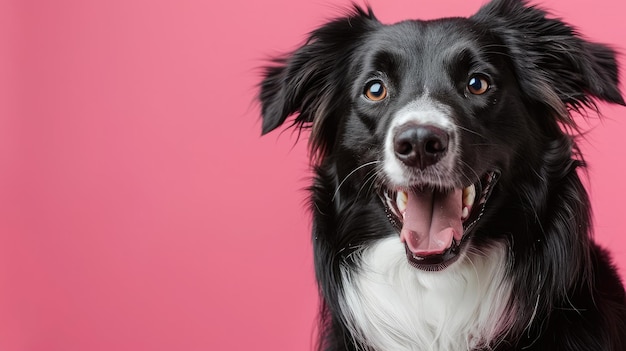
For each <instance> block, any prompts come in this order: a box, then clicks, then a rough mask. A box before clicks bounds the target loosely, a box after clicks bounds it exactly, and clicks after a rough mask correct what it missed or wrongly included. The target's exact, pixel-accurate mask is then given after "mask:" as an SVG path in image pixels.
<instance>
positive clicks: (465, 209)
mask: <svg viewBox="0 0 626 351" xmlns="http://www.w3.org/2000/svg"><path fill="white" fill-rule="evenodd" d="M467 217H469V208H468V207H467V206H463V214H462V217H461V220H463V221H464V220H466V219H467Z"/></svg>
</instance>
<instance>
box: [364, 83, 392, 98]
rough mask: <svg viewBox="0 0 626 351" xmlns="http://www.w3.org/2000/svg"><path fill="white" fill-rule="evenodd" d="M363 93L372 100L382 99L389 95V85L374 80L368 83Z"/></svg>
mask: <svg viewBox="0 0 626 351" xmlns="http://www.w3.org/2000/svg"><path fill="white" fill-rule="evenodd" d="M363 94H364V95H365V97H366V98H368V99H369V100H371V101H381V100H383V99H384V98H386V97H387V87H385V85H384V84H383V82H381V81H379V80H374V81H371V82H369V83H367V85H366V86H365V91H364V92H363Z"/></svg>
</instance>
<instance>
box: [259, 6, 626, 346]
mask: <svg viewBox="0 0 626 351" xmlns="http://www.w3.org/2000/svg"><path fill="white" fill-rule="evenodd" d="M259 99H260V101H261V105H262V116H263V134H265V133H268V132H270V131H272V130H274V129H276V128H278V127H279V126H281V125H282V124H283V123H284V122H285V121H286V120H287V119H288V118H289V117H290V116H294V118H293V120H292V125H293V126H296V127H297V128H301V129H309V128H310V133H311V134H310V140H309V142H310V147H311V155H312V159H313V163H314V165H315V179H314V181H313V185H312V187H311V189H310V190H311V211H312V214H313V242H314V251H315V252H314V257H315V267H316V276H317V280H318V283H319V289H320V294H321V297H322V306H321V311H320V331H321V333H320V334H321V335H320V338H319V345H318V346H319V349H320V350H328V351H331V350H337V351H338V350H353V351H354V350H377V351H389V350H420V351H421V350H437V351H443V350H571V351H575V350H594V351H595V350H616V351H617V350H626V298H625V293H624V288H623V285H622V283H621V281H620V279H619V276H618V274H617V272H616V270H615V268H614V267H613V266H612V264H611V262H610V259H609V255H608V253H607V252H606V251H604V250H603V249H601V248H599V247H598V246H597V245H596V244H595V243H594V242H593V241H592V239H591V234H590V233H591V226H590V208H589V199H588V196H587V193H586V191H585V189H584V187H583V186H582V184H581V181H580V178H579V174H578V172H579V169H580V168H581V167H582V166H584V163H583V161H582V157H581V155H580V154H579V152H578V149H577V146H576V143H575V139H574V137H573V136H572V135H573V134H575V132H577V131H578V128H577V126H576V124H575V122H574V120H573V119H572V117H571V114H570V111H572V110H574V111H582V110H584V109H591V110H592V111H596V110H597V108H596V105H595V103H594V100H596V99H599V100H603V101H607V102H610V103H616V104H621V105H624V100H623V99H622V96H621V94H620V92H619V89H618V67H617V63H616V60H615V54H614V51H613V50H612V49H611V48H609V47H608V46H605V45H602V44H597V43H592V42H589V41H586V40H585V39H584V38H582V37H581V36H580V35H579V34H578V33H577V32H576V31H575V30H574V29H572V28H571V27H570V26H568V25H567V24H565V23H563V22H562V21H560V20H558V19H554V18H550V17H549V16H548V15H547V14H546V12H544V11H543V10H541V9H538V8H536V7H534V6H531V5H529V4H527V3H526V2H524V1H519V0H493V1H492V2H491V3H489V4H487V5H485V6H484V7H483V8H481V9H480V10H479V11H478V12H477V13H476V14H475V15H474V16H472V17H470V18H447V19H440V20H434V21H417V20H410V21H404V22H400V23H397V24H394V25H383V24H381V23H380V22H379V21H378V20H376V18H375V17H374V15H373V13H372V11H371V10H370V9H367V10H364V9H361V8H359V7H358V6H355V7H354V9H353V10H352V11H351V12H350V13H348V14H346V16H345V17H343V18H338V19H336V20H334V21H331V22H329V23H327V24H325V25H323V26H321V27H320V28H318V29H317V30H315V31H314V32H312V33H311V35H310V38H309V40H308V41H307V43H306V44H304V45H303V46H302V47H300V48H299V49H297V50H296V51H295V52H293V53H291V54H290V55H287V56H285V57H282V58H278V59H276V60H274V62H273V64H272V65H270V66H268V67H267V68H266V71H265V76H264V80H263V82H262V84H261V92H260V96H259ZM407 140H408V141H407ZM416 150H417V151H416ZM474 189H475V191H476V192H477V195H476V197H475V200H474V197H473V196H470V195H467V194H468V193H470V192H471V191H470V190H474ZM461 194H462V195H461ZM461 196H462V199H461ZM406 198H408V200H406ZM466 198H470V199H471V200H466ZM425 201H426V202H428V203H432V208H429V211H431V212H432V214H431V216H432V223H436V222H437V223H438V221H439V222H442V221H443V222H444V224H443V226H442V228H443V229H441V230H439V229H437V230H434V229H430V232H429V231H428V230H426V231H425V232H426V234H423V233H422V230H421V229H420V230H417V229H416V228H421V227H422V226H423V225H424V224H423V223H422V222H423V221H422V220H417V219H415V216H417V217H419V218H422V216H425V215H424V214H423V213H421V211H416V210H415V208H418V207H419V208H422V207H420V206H422V205H421V204H422V203H424V202H425ZM440 204H441V205H440ZM466 207H467V209H466ZM405 208H406V209H405ZM439 208H441V209H445V211H444V210H438V209H439ZM467 210H469V211H468V212H467ZM438 211H439V212H438ZM442 211H443V212H444V213H443V214H441V213H440V212H442ZM429 221H430V220H429ZM429 223H430V222H429ZM461 225H462V227H461ZM433 226H435V224H430V228H432V227H433ZM428 233H430V234H428Z"/></svg>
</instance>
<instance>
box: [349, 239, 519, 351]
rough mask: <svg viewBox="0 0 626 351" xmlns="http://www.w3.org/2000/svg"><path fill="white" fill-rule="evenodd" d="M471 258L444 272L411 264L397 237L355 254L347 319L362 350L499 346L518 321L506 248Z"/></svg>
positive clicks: (350, 280)
mask: <svg viewBox="0 0 626 351" xmlns="http://www.w3.org/2000/svg"><path fill="white" fill-rule="evenodd" d="M486 251H489V252H471V251H470V252H469V253H467V254H466V256H465V257H462V258H461V259H459V261H457V262H456V263H455V264H454V265H452V266H451V267H449V268H447V269H445V270H444V271H440V272H424V271H420V270H417V269H416V268H414V267H412V266H411V265H409V263H408V262H407V260H406V256H405V248H404V245H403V244H402V243H401V242H400V240H399V238H397V237H395V236H394V237H390V238H387V239H384V240H380V241H379V242H377V243H375V244H374V245H372V246H370V247H367V248H365V249H364V250H363V251H361V252H357V253H355V254H358V255H360V256H361V260H360V261H361V263H362V265H361V267H360V268H359V269H357V270H353V269H350V270H348V269H344V270H343V271H342V279H343V284H344V288H345V289H344V294H345V295H344V296H343V297H342V300H341V302H340V303H341V304H342V305H343V306H342V307H343V308H342V311H343V313H344V316H343V317H344V318H345V320H346V321H347V324H348V327H349V328H350V329H351V331H352V334H353V335H355V336H356V337H357V338H358V340H356V341H357V342H358V344H360V346H361V347H362V348H363V349H364V350H377V351H378V350H397V351H422V350H430V351H439V350H474V349H482V348H487V347H489V346H494V345H495V344H496V343H497V341H498V340H499V338H500V337H501V336H502V334H503V331H506V330H507V329H508V327H509V326H510V324H511V323H512V321H513V319H514V315H515V313H514V311H513V310H514V308H513V307H512V304H511V301H510V296H511V288H512V284H511V283H510V282H509V281H508V280H507V279H506V269H507V250H506V248H505V246H504V245H498V246H493V247H491V248H488V249H486Z"/></svg>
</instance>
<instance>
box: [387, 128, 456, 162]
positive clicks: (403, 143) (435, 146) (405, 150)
mask: <svg viewBox="0 0 626 351" xmlns="http://www.w3.org/2000/svg"><path fill="white" fill-rule="evenodd" d="M449 139H450V138H449V136H448V133H446V132H445V131H444V130H442V129H440V128H437V127H434V126H430V125H415V124H409V125H406V126H404V127H400V128H399V129H398V131H397V132H396V135H395V136H394V138H393V148H394V152H395V154H396V157H397V158H398V159H399V160H400V161H402V162H403V163H404V164H405V165H407V166H409V167H419V168H420V169H424V168H426V167H428V166H431V165H433V164H435V163H437V162H439V160H440V159H441V158H442V157H443V156H444V155H445V154H446V151H447V150H448V142H449Z"/></svg>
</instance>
